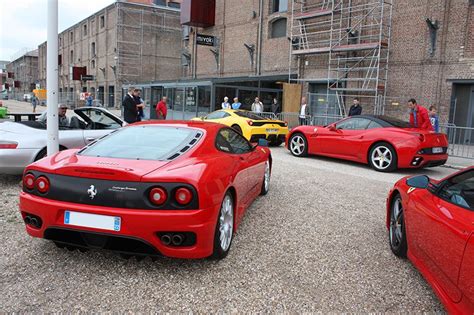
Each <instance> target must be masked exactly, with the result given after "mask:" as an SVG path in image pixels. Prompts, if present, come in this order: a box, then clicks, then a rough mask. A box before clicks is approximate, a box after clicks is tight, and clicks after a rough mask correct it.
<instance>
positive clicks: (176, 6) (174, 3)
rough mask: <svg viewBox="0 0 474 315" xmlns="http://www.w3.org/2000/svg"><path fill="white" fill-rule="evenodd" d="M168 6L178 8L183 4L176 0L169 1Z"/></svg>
mask: <svg viewBox="0 0 474 315" xmlns="http://www.w3.org/2000/svg"><path fill="white" fill-rule="evenodd" d="M168 6H169V7H170V8H176V9H179V8H181V4H180V3H179V2H174V1H170V2H168Z"/></svg>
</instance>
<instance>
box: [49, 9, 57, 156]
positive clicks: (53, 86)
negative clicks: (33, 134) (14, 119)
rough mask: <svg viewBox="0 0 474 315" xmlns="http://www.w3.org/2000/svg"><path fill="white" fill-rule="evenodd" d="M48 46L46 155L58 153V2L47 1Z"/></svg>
mask: <svg viewBox="0 0 474 315" xmlns="http://www.w3.org/2000/svg"><path fill="white" fill-rule="evenodd" d="M47 43H48V46H47V64H46V78H47V83H46V88H47V96H46V102H47V106H48V107H47V111H48V112H47V115H48V116H47V127H46V128H47V134H48V145H47V150H48V151H47V153H48V155H52V154H54V153H56V152H58V151H59V131H58V129H59V121H58V0H48V41H47Z"/></svg>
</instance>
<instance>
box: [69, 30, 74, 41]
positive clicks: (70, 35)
mask: <svg viewBox="0 0 474 315" xmlns="http://www.w3.org/2000/svg"><path fill="white" fill-rule="evenodd" d="M73 42H74V32H71V33H69V43H70V44H72V43H73Z"/></svg>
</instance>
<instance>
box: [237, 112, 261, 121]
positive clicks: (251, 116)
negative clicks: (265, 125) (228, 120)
mask: <svg viewBox="0 0 474 315" xmlns="http://www.w3.org/2000/svg"><path fill="white" fill-rule="evenodd" d="M235 114H236V115H237V116H240V117H244V118H248V119H252V120H266V118H263V117H260V116H258V115H255V114H252V113H250V112H244V111H236V112H235Z"/></svg>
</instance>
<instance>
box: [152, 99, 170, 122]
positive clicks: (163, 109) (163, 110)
mask: <svg viewBox="0 0 474 315" xmlns="http://www.w3.org/2000/svg"><path fill="white" fill-rule="evenodd" d="M167 103H168V98H167V97H166V96H163V97H162V98H161V101H159V102H158V104H156V108H155V110H156V119H159V120H166V115H167V114H168V105H167Z"/></svg>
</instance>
